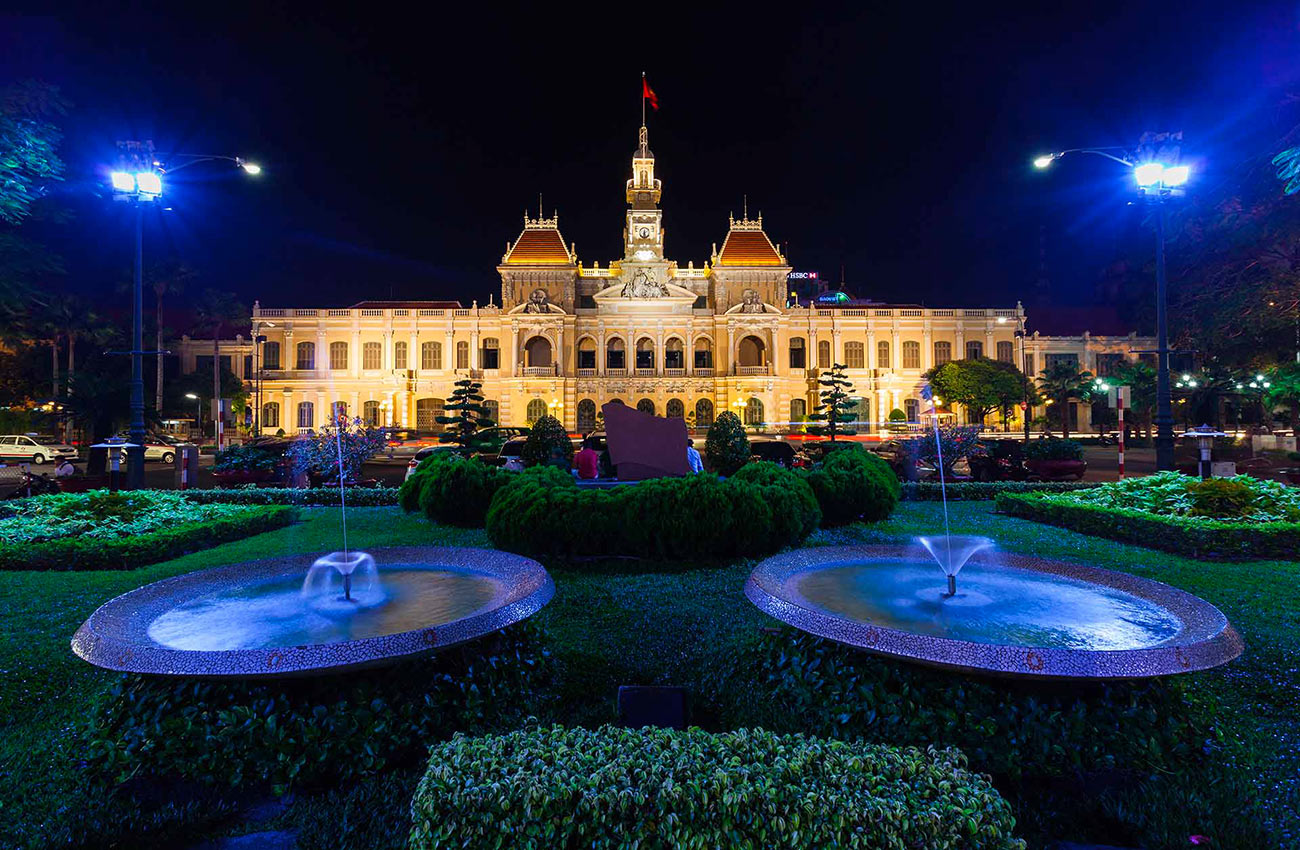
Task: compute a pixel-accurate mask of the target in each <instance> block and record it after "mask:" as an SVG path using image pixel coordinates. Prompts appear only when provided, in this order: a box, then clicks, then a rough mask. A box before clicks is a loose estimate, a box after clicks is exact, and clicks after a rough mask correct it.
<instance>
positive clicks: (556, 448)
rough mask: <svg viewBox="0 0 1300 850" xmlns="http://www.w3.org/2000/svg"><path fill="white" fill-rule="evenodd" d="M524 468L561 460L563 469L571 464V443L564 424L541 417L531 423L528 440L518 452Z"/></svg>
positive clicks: (550, 418)
mask: <svg viewBox="0 0 1300 850" xmlns="http://www.w3.org/2000/svg"><path fill="white" fill-rule="evenodd" d="M519 458H520V460H522V461H523V462H524V466H540V465H541V464H544V463H551V462H552V461H557V463H556V465H557V466H558V465H559V463H558V461H560V460H561V458H562V459H563V462H564V467H565V469H568V468H569V465H570V464H571V463H572V462H573V442H572V441H571V440H570V439H569V432H568V431H566V430H564V423H562V422H560V420H558V419H556V418H555V417H554V416H543V417H542V418H541V419H538V420H537V421H536V422H534V423H533V428H532V430H531V431H529V432H528V439H526V440H525V441H524V447H523V449H521V450H520V452H519Z"/></svg>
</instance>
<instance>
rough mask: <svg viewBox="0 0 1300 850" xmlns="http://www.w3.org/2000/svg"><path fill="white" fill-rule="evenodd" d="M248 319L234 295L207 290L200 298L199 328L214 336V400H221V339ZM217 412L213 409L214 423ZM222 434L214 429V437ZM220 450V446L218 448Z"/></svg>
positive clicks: (222, 291) (216, 290) (221, 291)
mask: <svg viewBox="0 0 1300 850" xmlns="http://www.w3.org/2000/svg"><path fill="white" fill-rule="evenodd" d="M247 317H248V313H247V311H245V310H244V307H243V306H242V305H241V304H240V303H239V301H238V300H237V299H236V298H235V296H234V293H231V292H227V291H224V290H219V289H205V290H204V291H203V295H202V296H201V297H200V298H199V304H198V319H199V327H200V328H201V329H203V330H204V331H206V332H208V333H211V334H212V398H214V399H218V398H221V337H222V334H223V333H224V332H225V331H226V329H227V328H228V327H230V326H231V325H234V324H235V323H237V322H239V321H240V320H242V319H246V318H247ZM217 415H218V414H217V411H216V409H215V406H214V409H213V422H214V423H215V422H216V417H217ZM218 433H220V432H219V430H218V429H217V428H216V427H215V425H214V427H213V437H214V439H215V438H216V435H217V434H218ZM218 448H220V446H218Z"/></svg>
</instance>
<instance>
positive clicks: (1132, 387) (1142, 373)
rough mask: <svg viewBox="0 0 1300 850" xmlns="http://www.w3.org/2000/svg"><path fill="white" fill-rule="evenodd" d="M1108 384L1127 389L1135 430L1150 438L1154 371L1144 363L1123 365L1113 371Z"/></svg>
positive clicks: (1153, 410)
mask: <svg viewBox="0 0 1300 850" xmlns="http://www.w3.org/2000/svg"><path fill="white" fill-rule="evenodd" d="M1110 383H1112V384H1114V385H1116V386H1121V387H1128V390H1129V399H1128V409H1129V412H1130V413H1132V414H1133V417H1134V423H1133V424H1134V426H1135V430H1138V429H1140V430H1141V431H1142V435H1143V436H1144V437H1148V438H1149V437H1150V436H1151V418H1152V416H1154V415H1155V411H1156V370H1155V369H1153V368H1151V367H1150V366H1148V365H1147V364H1146V363H1142V362H1134V363H1124V364H1122V365H1120V366H1119V367H1118V368H1116V369H1115V374H1114V375H1112V376H1111V378H1110Z"/></svg>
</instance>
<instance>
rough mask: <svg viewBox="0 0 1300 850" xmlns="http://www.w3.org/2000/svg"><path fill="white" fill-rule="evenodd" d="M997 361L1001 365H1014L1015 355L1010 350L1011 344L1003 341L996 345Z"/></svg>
mask: <svg viewBox="0 0 1300 850" xmlns="http://www.w3.org/2000/svg"><path fill="white" fill-rule="evenodd" d="M998 361H999V362H1001V363H1015V362H1016V355H1015V352H1014V351H1013V349H1012V346H1011V343H1009V342H1006V341H1005V340H1004V341H1002V342H999V343H998Z"/></svg>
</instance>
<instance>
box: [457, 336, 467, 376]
mask: <svg viewBox="0 0 1300 850" xmlns="http://www.w3.org/2000/svg"><path fill="white" fill-rule="evenodd" d="M456 368H457V369H468V368H469V343H468V342H466V341H465V340H461V341H460V342H458V343H456Z"/></svg>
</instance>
